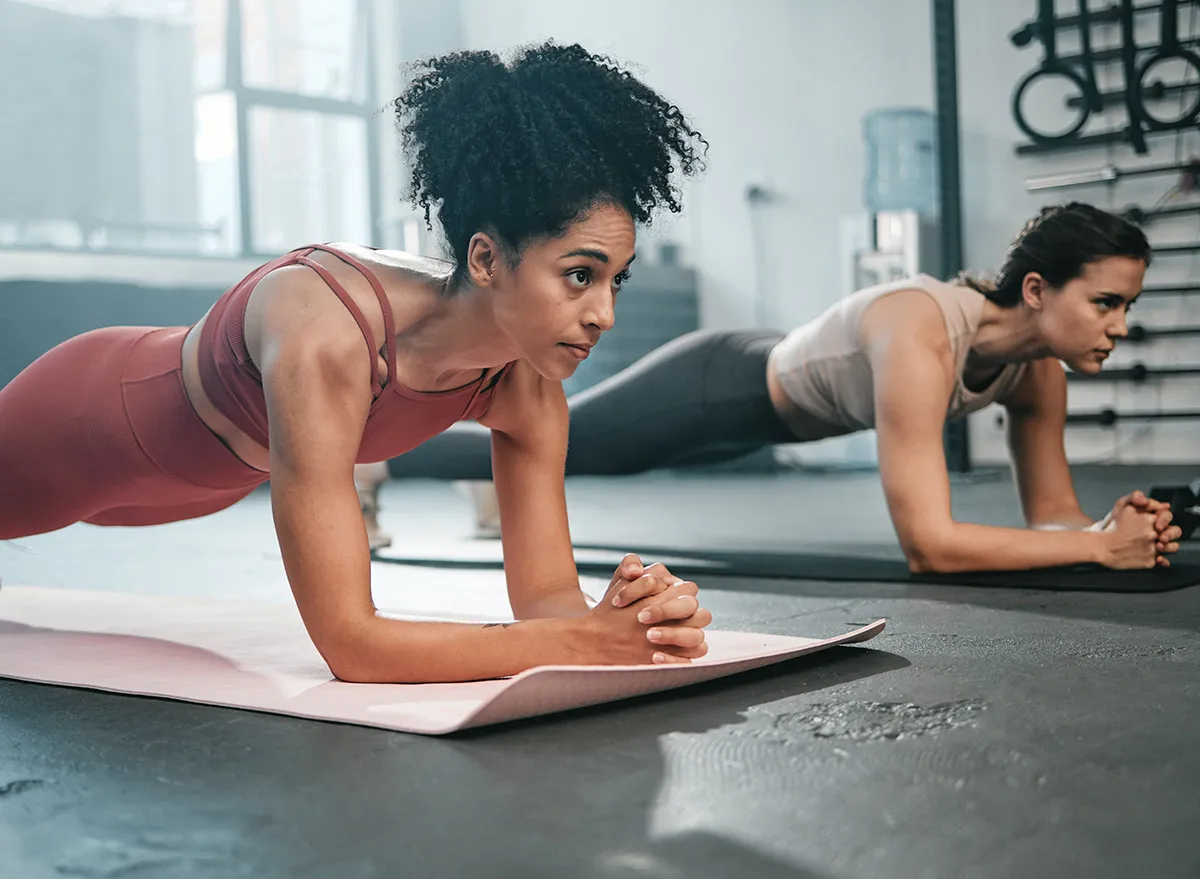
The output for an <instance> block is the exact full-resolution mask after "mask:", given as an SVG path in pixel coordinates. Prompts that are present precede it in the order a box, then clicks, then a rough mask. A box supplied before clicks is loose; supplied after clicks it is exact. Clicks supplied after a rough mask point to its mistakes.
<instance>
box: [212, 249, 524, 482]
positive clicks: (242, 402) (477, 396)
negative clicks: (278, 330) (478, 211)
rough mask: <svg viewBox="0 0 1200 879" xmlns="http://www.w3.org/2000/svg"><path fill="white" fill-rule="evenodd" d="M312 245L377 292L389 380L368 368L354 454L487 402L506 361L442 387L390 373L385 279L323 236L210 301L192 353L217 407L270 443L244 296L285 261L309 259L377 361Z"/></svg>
mask: <svg viewBox="0 0 1200 879" xmlns="http://www.w3.org/2000/svg"><path fill="white" fill-rule="evenodd" d="M317 250H322V251H325V252H326V253H331V254H333V255H334V256H336V257H337V258H338V259H340V260H342V261H343V262H345V263H346V264H347V265H350V266H353V267H354V268H355V269H357V270H358V272H359V273H360V274H362V276H363V277H364V278H366V279H367V281H368V283H370V285H371V289H372V290H374V291H375V298H376V299H378V300H379V307H380V308H381V309H382V311H383V325H384V348H385V352H386V353H385V355H384V356H385V359H386V361H387V381H386V382H380V381H379V377H378V376H377V375H375V371H374V370H372V379H371V391H372V396H373V398H374V399H373V402H372V403H371V410H370V414H369V415H368V417H367V424H366V427H365V428H364V430H363V437H362V444H361V445H360V446H359V451H358V462H359V463H360V464H361V463H367V462H369V461H383V460H386V459H388V458H394V457H396V456H398V455H402V454H403V453H405V452H407V451H408V450H409V449H412V448H415V447H416V446H418V445H420V444H421V443H423V442H425V440H427V439H429V438H430V437H433V436H436V435H437V434H439V433H441V432H442V431H444V430H446V428H448V427H450V425H452V424H454V423H455V422H456V421H464V420H473V419H477V418H481V417H483V415H484V414H485V413H486V412H487V410H488V407H489V405H490V404H491V401H492V397H493V396H494V392H495V388H496V385H497V384H498V383H499V381H500V379H501V378H502V377H503V375H504V374H505V373H506V372H507V371H508V370H509V369H510V368H511V367H512V364H511V363H508V364H506V365H505V366H504V367H503V368H502V369H501V370H500V371H499V372H497V373H495V374H494V375H493V377H492V378H491V380H490V381H488V382H486V384H485V382H484V379H485V377H486V376H487V371H486V370H485V371H484V372H483V374H482V375H480V377H479V378H478V379H476V380H475V381H473V382H471V383H470V384H466V385H463V386H462V387H458V388H452V389H451V390H448V391H414V390H413V389H412V388H409V387H406V386H404V385H403V384H401V383H400V382H399V381H397V380H396V325H395V320H394V318H393V316H392V308H391V305H390V304H389V302H388V299H387V296H386V295H385V294H384V292H383V285H382V284H380V283H379V279H378V278H377V277H375V275H374V274H373V273H372V272H371V270H370V269H369V268H367V267H366V266H365V265H363V264H362V263H361V262H359V261H358V260H356V259H354V258H353V257H352V256H349V255H348V254H346V253H343V252H342V251H340V250H336V249H334V248H332V247H329V246H327V245H324V244H314V245H309V246H307V247H302V248H299V249H298V250H293V251H292V252H291V253H288V254H285V255H283V256H281V257H279V258H278V259H275V260H272V261H271V262H269V263H267V264H265V265H263V266H260V267H259V268H257V269H255V270H254V271H253V272H251V273H250V274H249V275H247V276H246V277H245V278H243V279H242V280H241V281H239V282H238V283H237V284H235V285H234V286H233V287H231V288H230V289H229V290H227V291H225V293H224V294H222V296H221V298H220V299H218V300H217V302H216V303H215V304H214V305H213V307H212V310H211V311H210V312H209V315H208V319H207V320H206V321H205V324H204V327H203V329H202V330H201V333H200V347H199V352H198V354H199V361H200V362H199V367H200V383H201V385H202V386H203V387H204V393H205V394H206V395H207V396H208V398H209V400H211V401H212V403H213V405H214V406H215V407H216V408H217V410H218V411H220V412H221V414H223V415H224V416H225V417H226V418H228V419H229V420H230V421H231V422H233V424H234V425H236V426H237V427H238V428H239V429H241V430H242V431H244V432H245V433H246V435H247V436H249V437H250V438H251V439H253V440H254V441H255V442H257V443H258V444H259V445H261V446H263V447H269V441H270V437H269V434H268V427H267V403H266V397H265V395H264V394H263V386H262V374H261V373H260V372H259V371H258V368H257V367H256V366H255V365H254V363H253V361H252V360H251V359H250V355H249V354H248V353H247V352H246V336H245V318H246V303H247V302H248V301H249V299H250V293H251V292H252V291H253V290H254V285H255V284H257V283H258V282H259V280H261V279H262V278H263V277H264V276H266V275H267V274H268V273H269V272H271V271H274V270H275V269H278V268H282V267H284V266H292V265H302V266H307V267H308V268H310V269H312V270H313V271H315V272H316V273H317V274H318V275H320V276H321V279H322V280H324V281H325V283H326V284H328V285H329V288H330V289H331V290H332V291H333V292H334V294H335V295H336V296H337V297H338V299H340V300H341V301H342V304H343V305H345V306H346V310H347V311H349V312H350V314H351V315H352V316H353V317H354V320H355V321H356V322H357V323H358V326H359V328H360V329H361V330H362V334H363V338H364V340H365V341H366V345H367V350H368V351H369V352H370V355H371V362H372V363H374V362H375V357H377V356H378V351H379V346H378V345H376V343H375V337H374V335H373V333H372V332H371V327H370V324H368V323H367V320H366V318H365V317H364V316H363V313H362V311H361V310H360V309H359V307H358V306H357V305H356V304H355V303H354V300H353V299H351V298H350V295H349V293H347V292H346V288H345V287H343V286H342V285H341V284H340V283H338V281H337V280H336V279H335V278H334V277H333V274H332V273H331V272H330V271H329V270H328V269H327V268H325V266H323V265H321V264H320V263H318V262H316V261H315V260H313V259H311V258H310V254H312V253H313V252H314V251H317Z"/></svg>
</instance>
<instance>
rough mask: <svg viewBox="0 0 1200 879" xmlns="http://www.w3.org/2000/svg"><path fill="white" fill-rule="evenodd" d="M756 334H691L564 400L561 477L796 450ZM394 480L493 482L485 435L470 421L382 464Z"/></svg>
mask: <svg viewBox="0 0 1200 879" xmlns="http://www.w3.org/2000/svg"><path fill="white" fill-rule="evenodd" d="M782 338H783V336H782V334H780V333H775V332H768V331H763V330H748V331H739V332H723V331H708V330H702V331H699V332H695V333H688V334H687V335H684V336H680V337H679V338H677V339H674V340H672V341H671V342H668V343H667V344H666V345H663V346H662V347H661V348H659V349H657V350H656V351H653V352H652V353H650V354H647V355H646V356H645V357H643V358H642V359H641V360H639V361H638V362H637V363H635V364H633V365H632V366H630V367H627V368H626V369H624V370H622V371H621V372H619V373H617V374H616V375H614V376H612V377H611V378H608V379H605V380H604V381H602V382H600V383H599V384H597V385H594V386H593V387H590V388H588V389H587V390H585V391H581V392H580V393H578V394H575V395H574V396H573V397H571V398H570V400H568V405H569V407H570V410H571V432H570V445H569V446H568V449H567V475H568V476H615V475H619V474H626V473H641V472H643V471H646V470H653V469H656V468H660V467H675V466H681V465H685V464H700V463H716V462H720V461H728V460H731V459H733V458H738V457H741V456H742V455H745V454H748V453H749V452H752V451H754V450H756V449H759V448H761V447H763V446H766V445H774V444H776V443H787V442H795V441H796V438H795V436H794V435H793V434H792V432H791V431H790V430H788V428H787V426H786V425H785V424H784V423H783V421H781V420H780V418H779V416H778V415H777V414H776V412H775V408H774V407H773V406H772V405H771V399H770V397H769V396H768V394H767V356H768V355H769V354H770V353H771V349H772V348H773V347H774V346H775V344H776V343H777V342H778V341H779V340H780V339H782ZM388 471H389V472H390V473H391V475H392V476H394V477H397V478H401V479H403V478H409V479H412V478H419V477H425V478H433V479H491V476H492V454H491V437H490V431H488V430H487V428H484V427H482V426H481V425H478V424H474V423H462V424H456V425H455V426H454V427H452V428H451V429H450V430H448V431H446V432H445V433H442V434H439V435H438V436H435V437H433V438H432V439H430V440H428V441H426V442H424V443H422V444H421V445H419V446H417V447H416V448H415V449H413V450H412V451H410V452H408V453H406V454H405V455H403V456H402V457H399V458H393V459H392V460H391V461H389V462H388Z"/></svg>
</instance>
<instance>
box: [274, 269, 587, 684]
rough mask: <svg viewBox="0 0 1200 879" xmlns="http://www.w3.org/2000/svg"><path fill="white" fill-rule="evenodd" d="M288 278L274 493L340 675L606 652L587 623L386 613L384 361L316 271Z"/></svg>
mask: <svg viewBox="0 0 1200 879" xmlns="http://www.w3.org/2000/svg"><path fill="white" fill-rule="evenodd" d="M268 280H270V279H267V280H264V282H263V283H264V284H265V283H268ZM280 283H285V282H284V281H282V280H281V281H280ZM286 283H288V284H289V285H290V289H287V290H286V291H284V292H285V293H286V294H287V300H288V301H287V302H286V303H284V304H281V305H280V307H278V308H274V309H273V308H271V307H269V306H268V307H267V308H266V310H265V312H264V315H263V321H264V324H263V337H262V338H263V340H264V341H263V346H262V347H263V350H262V355H261V358H260V359H261V363H260V369H261V372H262V374H263V378H264V388H265V390H266V396H267V405H268V415H269V419H270V435H271V448H270V454H271V501H272V507H273V512H274V517H275V524H276V530H277V532H278V536H279V545H280V549H281V551H282V554H283V561H284V566H285V569H286V570H287V575H288V580H289V582H290V583H291V586H292V591H293V593H294V595H295V598H296V602H297V605H298V606H299V609H300V613H301V616H302V617H303V619H304V623H305V626H306V627H307V629H308V632H309V634H310V636H311V637H312V639H313V643H314V644H315V645H316V647H317V649H318V650H319V651H320V653H321V655H322V656H323V657H324V658H325V660H326V662H327V663H328V664H329V667H330V669H331V670H332V671H333V673H334V674H335V675H336V676H337V677H339V678H341V679H343V680H348V681H363V682H367V681H374V682H426V681H460V680H471V679H479V678H489V677H496V676H502V675H509V674H515V673H517V672H519V671H521V670H523V669H525V668H529V667H531V666H534V665H540V664H546V663H572V662H597V661H604V658H603V656H602V655H601V654H599V653H598V652H597V651H596V650H594V649H588V648H589V647H591V646H592V645H590V644H589V643H588V639H587V638H586V637H584V633H583V632H582V631H580V632H576V631H575V630H574V629H572V628H571V625H572V623H577V622H578V621H568V620H559V621H553V623H551V621H540V620H533V621H530V622H528V623H522V624H520V625H515V626H511V627H508V628H504V627H484V626H478V625H468V624H451V623H447V624H441V623H418V622H404V621H398V620H391V619H386V618H383V617H380V616H378V615H377V614H376V610H375V607H374V604H373V602H372V599H371V579H370V577H371V575H370V557H369V553H368V548H367V540H366V532H365V529H364V526H363V521H362V515H361V513H360V511H359V506H358V499H357V495H356V493H355V490H354V482H353V467H354V459H355V457H356V454H357V451H358V446H359V442H360V440H361V437H362V430H363V425H364V424H365V422H366V417H367V411H368V409H369V406H370V402H371V401H370V387H371V382H370V370H371V369H372V368H373V366H374V365H373V364H371V363H370V362H369V358H368V356H367V352H366V351H365V346H364V345H363V342H362V337H361V334H360V333H359V330H358V327H357V325H356V324H355V323H354V321H353V319H351V318H350V316H349V315H348V314H347V313H346V312H345V310H344V309H343V308H342V306H341V304H340V303H339V302H338V301H337V300H336V298H334V297H333V295H331V294H330V293H329V291H328V290H325V289H323V285H322V284H321V282H320V281H319V280H318V279H316V278H315V276H314V277H313V278H312V279H307V280H304V281H298V280H297V278H296V275H295V273H292V275H291V278H290V279H288V280H287V281H286ZM297 287H299V288H300V289H297ZM305 287H308V288H309V289H303V288H305ZM263 292H268V291H263ZM256 295H257V294H256ZM279 298H280V299H283V297H279Z"/></svg>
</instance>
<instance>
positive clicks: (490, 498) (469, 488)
mask: <svg viewBox="0 0 1200 879" xmlns="http://www.w3.org/2000/svg"><path fill="white" fill-rule="evenodd" d="M454 487H455V488H456V489H458V491H460V492H462V493H463V494H465V495H466V496H467V498H468V499H469V500H470V501H471V509H472V511H473V512H474V514H475V537H476V538H477V539H479V540H495V539H497V538H498V537H499V536H500V501H499V499H498V498H497V497H496V483H494V482H492V481H490V480H486V479H469V480H467V479H464V480H460V481H458V482H455V483H454Z"/></svg>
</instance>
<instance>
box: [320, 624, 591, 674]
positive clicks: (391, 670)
mask: <svg viewBox="0 0 1200 879" xmlns="http://www.w3.org/2000/svg"><path fill="white" fill-rule="evenodd" d="M585 629H586V626H585V625H584V624H583V623H582V621H581V620H577V619H574V620H563V619H557V620H525V621H522V622H516V623H485V624H482V625H480V624H472V623H433V622H414V621H408V620H397V619H391V618H388V617H385V616H376V617H374V618H372V619H370V620H365V621H363V623H362V625H361V626H359V627H357V628H356V631H354V632H347V633H346V635H345V636H344V637H343V638H339V639H338V640H339V642H341V643H340V644H339V645H336V646H334V645H326V648H327V649H325V650H322V651H321V652H322V655H323V656H324V657H325V660H326V662H327V663H328V664H329V668H330V670H331V671H332V672H333V673H334V675H335V676H336V677H338V678H339V679H341V680H344V681H350V682H353V683H380V684H382V683H394V684H422V683H449V682H454V681H473V680H486V679H489V678H498V677H506V676H509V675H514V674H518V673H519V672H522V671H524V670H525V669H528V668H533V667H534V666H537V665H564V664H571V665H577V664H588V663H589V662H590V661H595V660H594V659H589V651H588V650H587V647H586V637H585V635H584V630H585ZM321 646H322V645H318V647H321ZM331 647H332V649H329V648H331Z"/></svg>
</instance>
